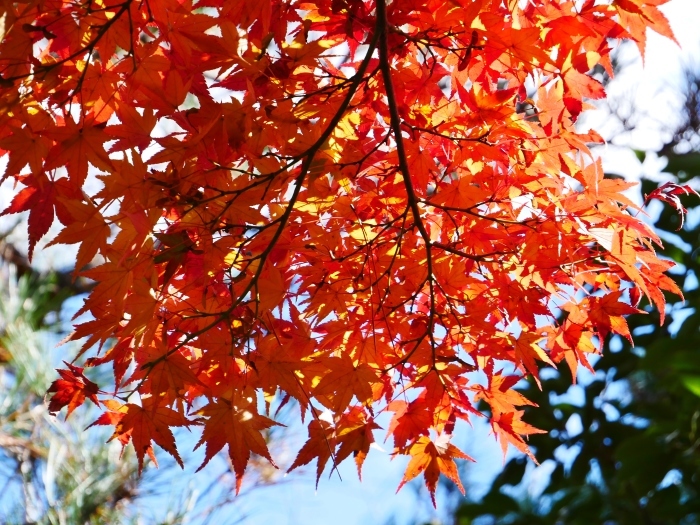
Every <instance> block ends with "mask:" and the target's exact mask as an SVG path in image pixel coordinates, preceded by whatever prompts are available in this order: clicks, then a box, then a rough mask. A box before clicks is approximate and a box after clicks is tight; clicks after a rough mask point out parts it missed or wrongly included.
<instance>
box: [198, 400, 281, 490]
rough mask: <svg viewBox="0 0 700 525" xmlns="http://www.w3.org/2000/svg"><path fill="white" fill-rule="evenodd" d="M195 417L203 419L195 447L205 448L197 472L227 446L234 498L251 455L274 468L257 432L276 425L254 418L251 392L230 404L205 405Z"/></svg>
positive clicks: (254, 401)
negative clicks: (253, 454) (203, 446)
mask: <svg viewBox="0 0 700 525" xmlns="http://www.w3.org/2000/svg"><path fill="white" fill-rule="evenodd" d="M197 413H198V414H199V415H201V416H204V417H205V418H206V420H205V421H204V423H203V424H204V431H203V432H202V437H201V438H200V440H199V442H198V443H197V445H196V447H195V448H199V447H200V446H201V445H203V444H206V447H205V455H204V461H203V462H202V464H201V465H200V467H199V469H198V470H201V469H202V468H204V466H205V465H206V464H207V463H209V461H210V460H211V458H213V457H214V455H215V454H216V453H217V452H219V451H220V450H221V449H222V448H224V446H226V445H228V455H229V458H231V463H232V464H233V470H234V472H235V474H236V494H238V492H239V491H240V490H241V482H242V481H243V474H244V473H245V468H246V465H247V464H248V460H249V459H250V453H251V452H254V453H255V454H258V455H259V456H262V457H264V458H266V459H267V460H268V461H270V463H272V464H273V465H274V462H273V461H272V458H271V457H270V452H269V450H268V449H267V443H265V438H264V437H263V435H262V434H261V433H260V431H261V430H265V429H267V428H270V427H272V426H274V425H279V423H276V422H275V421H273V420H272V419H269V418H267V417H265V416H261V415H260V414H258V409H257V406H256V398H255V395H254V394H253V393H252V392H242V393H236V394H235V396H234V397H233V399H231V400H227V399H221V400H219V401H215V402H212V403H209V404H208V405H206V406H204V407H202V408H201V409H200V410H199V411H197Z"/></svg>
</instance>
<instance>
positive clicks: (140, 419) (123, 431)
mask: <svg viewBox="0 0 700 525" xmlns="http://www.w3.org/2000/svg"><path fill="white" fill-rule="evenodd" d="M142 402H143V406H139V405H135V404H133V403H127V404H125V405H122V404H120V403H118V402H116V401H113V400H107V401H106V402H105V403H104V404H105V406H106V407H107V408H108V412H105V413H104V414H102V415H101V416H100V417H99V418H97V420H96V421H95V422H94V423H92V425H114V427H115V428H114V434H112V437H111V438H110V441H111V440H112V439H115V438H116V439H118V440H119V442H120V443H121V444H122V448H123V447H125V446H126V445H127V444H128V443H129V442H131V443H132V444H133V446H134V450H135V451H136V459H137V460H138V463H139V473H140V472H141V471H142V470H143V459H144V457H145V456H146V455H148V457H150V458H151V460H152V461H153V463H154V464H155V465H156V466H158V462H157V461H156V457H155V454H154V453H153V447H152V445H151V441H155V443H156V444H157V445H159V446H160V447H161V448H162V449H163V450H165V451H166V452H168V453H169V454H170V455H171V456H173V458H175V461H177V463H178V464H179V465H180V466H181V467H182V466H183V463H182V459H181V458H180V455H179V454H178V452H177V448H176V446H175V436H174V435H173V433H172V431H171V430H170V427H181V426H185V427H186V426H189V425H190V423H191V422H190V421H188V420H187V419H186V418H185V417H184V416H183V415H182V414H180V413H178V412H176V411H175V410H173V409H171V408H168V407H166V406H163V405H160V404H159V403H158V402H156V401H155V400H153V399H152V398H143V399H142ZM92 425H90V426H92Z"/></svg>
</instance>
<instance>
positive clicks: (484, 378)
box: [0, 0, 679, 491]
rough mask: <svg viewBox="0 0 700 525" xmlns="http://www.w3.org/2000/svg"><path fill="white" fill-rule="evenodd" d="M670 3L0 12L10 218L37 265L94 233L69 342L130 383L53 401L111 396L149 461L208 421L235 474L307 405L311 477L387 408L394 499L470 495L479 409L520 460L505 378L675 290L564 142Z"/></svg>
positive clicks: (634, 225) (628, 208)
mask: <svg viewBox="0 0 700 525" xmlns="http://www.w3.org/2000/svg"><path fill="white" fill-rule="evenodd" d="M666 1H667V0H611V1H609V0H575V1H574V0H420V1H418V0H393V1H389V0H258V1H238V0H199V1H197V0H86V1H84V2H73V1H71V2H68V1H62V0H19V1H15V2H4V3H3V4H2V8H1V9H2V13H1V18H0V20H2V29H1V30H0V35H1V37H2V42H1V44H0V148H1V149H2V150H3V151H4V152H5V153H6V154H7V155H8V156H9V161H8V164H7V168H6V170H5V174H4V177H6V178H7V177H11V178H14V180H15V181H16V182H17V183H18V186H17V194H16V196H15V198H14V200H13V201H12V203H11V205H10V206H9V208H7V209H6V210H5V211H4V213H17V212H25V211H28V212H29V253H30V255H31V253H32V251H33V249H34V247H35V245H36V243H37V241H38V240H39V239H40V238H41V237H42V236H44V235H45V234H46V233H47V232H48V230H49V227H50V226H51V224H52V223H53V221H54V218H57V219H58V220H59V221H60V223H61V224H62V225H63V230H62V231H61V232H60V233H59V234H58V236H57V237H56V238H55V239H53V241H52V242H53V243H54V244H56V243H64V244H78V246H79V248H78V253H77V261H76V275H81V276H83V277H86V278H89V279H92V280H93V281H94V282H95V287H94V289H93V290H92V292H91V294H90V295H89V297H88V298H87V299H86V300H85V304H84V307H83V308H82V309H81V312H89V313H90V314H91V315H92V318H93V320H90V321H87V322H84V323H81V324H78V325H77V326H76V327H75V332H74V334H73V335H72V339H74V340H83V341H84V345H83V350H82V351H81V354H82V353H83V352H86V351H87V352H89V354H88V355H89V358H88V359H87V361H86V365H87V366H98V365H104V364H109V365H110V366H111V367H113V370H114V378H115V384H114V389H113V391H112V389H111V388H107V387H104V388H105V389H106V390H107V391H99V392H98V391H97V390H96V389H95V388H94V387H93V383H91V382H90V381H88V380H87V379H85V378H84V376H83V375H82V370H81V369H80V368H78V367H72V366H71V367H70V370H68V371H63V372H61V374H62V376H63V378H62V379H60V380H59V381H57V382H56V383H54V385H53V386H52V389H51V391H52V392H55V397H54V398H53V399H52V401H51V408H52V410H54V411H55V410H59V409H60V407H61V406H65V405H68V409H69V410H73V409H74V408H75V407H76V406H77V405H78V404H79V403H81V402H82V401H84V399H85V398H86V397H88V398H89V399H91V400H93V401H95V402H97V403H99V404H100V405H102V406H104V407H105V409H106V411H105V412H104V414H103V415H102V416H101V417H100V418H99V420H98V421H97V423H99V424H109V425H114V428H115V431H114V438H117V439H119V440H120V441H121V443H123V444H127V443H128V442H129V441H131V442H132V443H133V444H134V446H135V447H136V454H137V456H138V458H139V461H140V462H143V459H144V456H145V455H147V454H148V455H150V456H153V450H152V443H153V442H155V443H156V444H158V445H159V446H160V447H162V448H163V449H165V450H166V451H167V452H168V453H170V454H171V455H173V456H174V457H175V458H176V459H177V460H178V461H179V456H178V452H177V449H176V444H175V439H174V437H173V434H172V432H171V427H176V426H191V425H201V426H202V427H203V432H202V437H201V440H200V443H199V444H200V445H203V446H204V447H205V451H206V454H205V455H206V459H205V461H204V463H205V464H206V463H207V462H208V461H209V460H210V459H211V458H212V457H213V456H214V455H215V454H216V453H218V452H219V451H221V450H223V449H225V448H228V454H229V456H230V459H231V463H232V465H233V469H234V470H235V473H236V476H237V480H238V484H239V486H240V481H241V478H242V477H243V475H244V473H245V470H246V465H247V463H248V460H249V458H250V455H251V453H253V454H257V455H259V456H263V457H265V458H267V459H269V460H270V461H272V458H271V457H270V453H269V451H268V447H267V444H266V441H265V439H264V431H265V429H268V428H270V427H271V426H273V425H275V424H276V423H275V421H274V420H273V419H272V416H271V412H272V411H273V410H274V407H275V406H279V404H281V403H286V402H287V401H288V400H290V399H292V400H294V401H295V402H296V403H297V404H298V405H299V406H300V409H301V414H302V416H304V415H305V416H306V418H307V421H308V431H309V439H308V441H307V442H306V444H305V445H304V446H303V448H302V449H301V450H300V452H299V455H298V457H297V458H296V461H295V462H294V464H293V465H292V468H296V467H298V466H300V465H304V464H307V463H309V462H312V461H314V460H316V462H317V465H318V473H319V475H320V473H321V472H322V471H323V470H324V468H325V467H327V466H328V465H329V462H330V463H331V464H333V465H336V464H338V463H339V462H341V461H343V460H345V459H346V458H348V457H350V456H351V455H353V456H354V458H355V461H356V463H357V467H358V471H359V470H360V469H361V467H362V463H363V461H364V460H365V457H366V455H367V453H368V451H369V448H370V445H371V444H372V443H373V442H374V440H375V438H376V435H375V434H376V432H375V431H377V430H378V429H379V425H378V423H377V422H376V420H377V418H378V417H379V416H380V415H382V414H384V413H388V414H389V415H390V423H389V424H388V435H389V437H392V438H393V443H394V447H395V448H394V452H395V453H396V454H405V455H408V456H410V457H411V459H410V462H409V466H408V469H407V471H406V475H405V477H404V480H403V481H402V484H403V483H405V482H407V481H409V480H410V479H412V478H414V477H415V476H418V475H419V474H421V473H423V474H424V476H425V480H426V483H427V485H428V487H429V488H430V490H431V491H434V490H435V486H436V482H437V479H438V476H439V474H440V473H443V474H445V475H446V476H447V477H449V478H450V479H452V480H454V481H455V482H457V483H459V479H458V474H457V469H456V465H455V462H454V459H455V458H466V457H467V456H466V455H465V454H464V453H462V452H461V451H459V450H458V449H457V448H456V447H455V446H454V445H452V444H450V437H451V435H452V432H453V429H454V427H455V422H456V420H458V419H462V420H468V419H469V418H470V417H472V416H481V415H482V414H481V413H480V412H479V411H478V410H477V409H476V404H477V403H478V402H480V401H484V402H486V403H487V404H488V406H489V407H490V410H489V416H488V417H489V418H490V421H491V424H492V428H493V432H494V433H495V435H496V437H497V438H498V439H499V440H500V442H501V443H502V444H503V447H504V448H506V447H507V445H508V444H509V443H510V444H512V445H514V446H515V447H517V448H518V449H519V450H522V451H527V450H528V449H527V445H526V442H525V438H526V437H527V435H528V434H531V433H533V432H539V430H537V429H535V428H533V427H531V426H529V425H528V424H527V423H525V422H523V421H522V419H521V416H522V414H523V412H522V410H520V409H519V408H520V407H522V406H524V405H528V404H531V403H530V402H529V401H528V400H527V399H525V398H523V397H522V396H521V395H520V394H519V393H518V392H517V391H515V390H513V387H514V385H515V384H516V382H517V381H518V379H519V377H520V375H513V371H517V372H519V373H520V374H532V375H533V376H534V377H535V378H537V373H538V366H539V363H538V362H543V363H546V364H549V365H556V364H557V363H560V362H561V361H566V362H567V363H568V365H569V366H570V367H571V368H572V370H573V371H574V373H575V371H576V368H577V365H578V364H579V363H581V364H583V365H584V366H586V367H589V364H588V361H587V358H586V356H587V355H588V354H591V353H595V352H597V351H598V349H599V348H600V343H601V340H602V339H603V338H604V337H605V336H606V335H607V334H620V335H622V336H625V337H628V338H629V337H630V334H629V330H628V328H627V325H626V322H625V319H624V317H623V316H624V315H625V314H628V313H631V312H635V311H637V310H636V308H634V306H635V305H636V300H638V298H639V296H640V294H639V293H638V292H637V291H638V290H641V291H642V292H643V293H644V294H646V295H647V296H648V297H649V298H650V299H651V300H652V301H654V302H655V303H656V304H657V305H658V306H659V307H660V309H661V311H663V304H664V296H663V292H662V290H668V291H672V292H675V293H679V291H678V289H677V288H676V287H675V286H674V284H673V282H672V281H671V280H670V279H669V278H668V277H666V276H665V275H664V272H665V271H666V270H668V268H669V267H670V266H671V263H669V262H667V261H665V260H660V259H658V258H657V256H656V255H655V252H654V249H653V243H658V242H659V240H658V238H657V237H656V236H655V234H654V233H653V232H652V231H651V230H650V229H649V227H648V226H647V225H645V224H644V223H642V222H641V220H640V219H638V218H637V217H636V215H637V211H638V210H637V209H636V207H635V205H634V204H633V203H632V202H631V201H629V200H628V199H627V198H626V197H625V196H624V195H623V193H622V192H623V191H624V190H626V189H627V188H629V187H630V186H631V184H628V183H625V182H622V181H619V180H608V179H605V178H603V173H602V170H601V166H600V163H598V162H596V161H594V160H593V158H592V156H591V154H590V152H589V150H588V149H587V147H586V144H587V143H591V142H599V141H600V138H599V137H598V135H596V134H595V133H594V132H590V133H583V134H582V133H578V132H577V131H576V130H575V128H574V123H575V121H576V119H577V117H578V116H579V114H580V113H581V111H583V110H584V109H586V102H585V99H599V98H601V97H603V96H604V95H605V92H604V89H603V86H602V84H601V83H600V82H599V81H598V80H596V79H595V78H594V75H592V73H591V72H592V71H596V69H595V68H599V69H597V70H598V71H602V70H606V71H608V73H610V74H612V71H611V60H610V52H611V45H613V43H614V42H615V41H617V40H619V39H624V38H628V39H632V40H634V41H636V42H637V44H638V46H639V48H640V49H641V50H642V51H643V50H644V46H645V42H646V40H645V32H646V29H647V28H648V27H649V28H651V29H653V30H655V31H657V32H658V33H661V34H663V35H666V36H668V37H669V38H673V35H672V33H671V30H670V28H669V26H668V23H667V22H666V19H665V18H664V16H663V15H662V14H661V12H660V11H659V10H658V6H659V5H661V4H664V3H665V2H666ZM628 290H632V292H629V291H628ZM631 303H633V304H632V305H631ZM477 371H480V372H481V373H475V372H477ZM97 394H99V396H100V397H99V398H98V397H97ZM271 406H272V409H271ZM385 426H386V425H385Z"/></svg>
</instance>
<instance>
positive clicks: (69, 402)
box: [47, 361, 100, 419]
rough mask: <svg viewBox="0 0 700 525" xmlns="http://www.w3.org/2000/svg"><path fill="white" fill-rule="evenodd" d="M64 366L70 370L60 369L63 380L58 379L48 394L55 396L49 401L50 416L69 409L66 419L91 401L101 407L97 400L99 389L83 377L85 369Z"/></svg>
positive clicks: (68, 365) (67, 364) (70, 365)
mask: <svg viewBox="0 0 700 525" xmlns="http://www.w3.org/2000/svg"><path fill="white" fill-rule="evenodd" d="M64 364H65V365H66V366H67V367H68V369H67V370H66V369H58V370H57V372H58V374H59V375H60V376H61V379H56V380H55V381H54V382H53V383H51V386H50V387H49V389H48V390H47V393H50V394H53V395H52V396H51V400H50V401H49V414H52V415H56V413H57V412H58V411H59V410H61V409H62V408H63V407H65V406H67V407H68V412H67V413H66V419H68V416H70V415H71V412H73V411H74V410H75V409H76V408H78V407H79V406H80V405H82V404H83V403H84V402H85V399H86V398H87V399H89V400H90V401H92V402H93V403H95V404H96V405H97V406H100V401H99V400H98V399H97V394H98V393H99V387H98V386H97V385H96V384H95V383H93V382H92V381H90V380H89V379H88V378H87V377H85V376H84V375H83V370H84V369H83V368H81V367H79V366H75V365H72V364H70V363H66V362H65V361H64Z"/></svg>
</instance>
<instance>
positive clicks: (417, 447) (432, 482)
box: [397, 435, 474, 506]
mask: <svg viewBox="0 0 700 525" xmlns="http://www.w3.org/2000/svg"><path fill="white" fill-rule="evenodd" d="M408 453H409V454H410V456H411V459H410V461H409V462H408V466H407V467H406V472H404V476H403V480H401V483H400V484H399V488H398V489H397V492H398V491H399V490H401V487H403V486H404V485H405V484H406V483H408V482H409V481H411V480H412V479H413V478H415V477H416V476H418V475H419V474H420V473H423V477H424V478H425V484H426V486H427V487H428V491H429V492H430V497H431V499H432V500H433V506H437V505H436V503H435V490H436V489H437V482H438V478H439V477H440V474H444V475H445V476H447V477H448V478H449V479H450V480H451V481H452V482H454V483H455V485H457V488H458V489H459V491H460V492H461V493H462V494H464V487H463V486H462V483H461V482H460V480H459V472H458V471H457V465H456V464H455V461H454V460H455V458H458V459H468V460H469V461H474V460H473V459H472V458H470V457H469V456H467V455H466V454H465V453H464V452H462V451H461V450H459V449H458V448H457V447H455V446H454V445H453V444H452V443H450V442H449V436H447V435H443V436H440V437H439V438H438V439H437V441H435V442H433V441H432V440H431V439H430V438H428V437H426V436H422V437H420V438H418V439H417V440H416V441H415V442H414V443H413V444H412V445H411V446H410V447H409V449H408Z"/></svg>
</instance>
